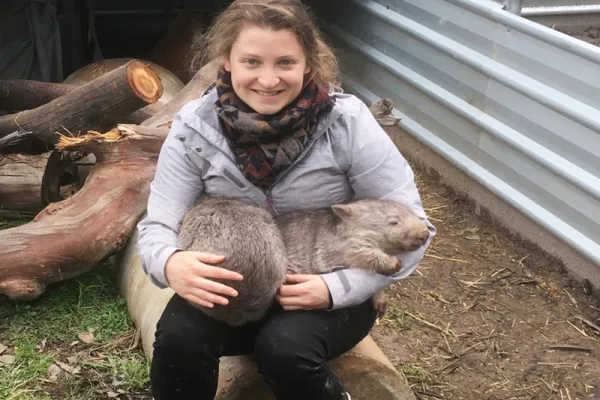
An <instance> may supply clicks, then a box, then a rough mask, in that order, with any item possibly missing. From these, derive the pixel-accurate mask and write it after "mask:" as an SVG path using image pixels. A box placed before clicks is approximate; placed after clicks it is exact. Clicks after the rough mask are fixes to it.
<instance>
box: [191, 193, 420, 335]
mask: <svg viewBox="0 0 600 400" xmlns="http://www.w3.org/2000/svg"><path fill="white" fill-rule="evenodd" d="M428 238H429V231H428V230H427V227H426V226H425V225H424V224H423V223H422V222H421V220H420V219H419V218H418V217H416V216H415V215H414V214H413V213H412V212H411V211H410V210H409V209H408V208H407V207H406V206H404V205H402V204H399V203H397V202H393V201H389V200H378V199H364V200H358V201H353V202H350V203H348V204H336V205H333V206H331V207H328V208H323V209H318V210H306V211H294V212H290V213H286V214H282V215H279V216H277V217H275V218H273V217H271V215H270V214H269V213H268V212H267V211H266V210H263V209H261V208H259V207H258V206H253V205H250V204H247V203H244V202H242V201H241V200H234V199H227V198H211V197H203V199H201V200H200V201H199V202H198V203H197V204H196V205H195V206H194V207H192V208H191V209H190V210H189V211H188V213H187V214H186V216H185V218H184V220H183V223H182V226H181V231H180V236H179V241H180V246H181V247H182V248H184V249H185V250H193V251H204V252H209V253H216V254H223V255H225V256H226V260H225V261H224V262H223V263H222V264H221V265H220V266H221V267H223V268H227V269H231V270H234V271H236V272H239V273H240V274H242V275H243V276H244V280H243V281H241V282H237V281H228V282H224V283H225V284H226V285H229V286H232V287H233V288H235V289H236V290H237V291H238V293H239V295H238V297H236V298H233V299H231V300H230V303H229V304H228V305H227V306H221V305H217V304H215V307H214V308H213V309H209V308H205V307H202V306H199V305H196V306H197V307H199V308H200V309H201V310H203V311H204V312H206V313H207V314H208V315H211V316H212V317H213V318H215V319H217V320H219V321H222V322H225V323H227V324H230V325H233V326H239V325H242V324H244V323H247V322H250V321H253V320H257V319H260V318H261V317H262V316H263V315H264V314H265V313H266V311H267V309H268V308H269V307H270V306H271V304H272V302H273V299H274V297H275V294H276V292H277V289H278V288H279V286H280V285H281V284H282V283H283V282H284V281H285V274H286V273H290V274H324V273H328V272H331V271H333V269H334V268H363V269H366V270H369V271H372V272H375V273H379V274H383V275H392V274H394V273H396V272H398V271H399V270H400V268H401V267H402V265H401V263H400V261H399V260H398V259H397V258H396V257H394V256H393V255H392V254H397V253H400V252H402V251H412V250H416V249H417V248H419V247H421V246H422V245H424V244H425V242H426V241H427V239H428ZM372 302H373V305H374V307H375V309H376V310H377V311H378V313H379V315H380V316H381V315H383V314H384V313H385V308H386V300H385V296H384V294H383V292H380V293H377V294H376V295H375V296H373V297H372Z"/></svg>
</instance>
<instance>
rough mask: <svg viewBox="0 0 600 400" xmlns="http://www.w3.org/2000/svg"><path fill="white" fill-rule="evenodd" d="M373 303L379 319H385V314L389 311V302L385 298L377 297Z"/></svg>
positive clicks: (372, 299)
mask: <svg viewBox="0 0 600 400" xmlns="http://www.w3.org/2000/svg"><path fill="white" fill-rule="evenodd" d="M371 302H372V303H373V308H374V309H375V311H377V319H381V318H383V316H384V315H385V312H386V310H387V301H386V300H385V298H383V299H378V298H376V297H373V298H371Z"/></svg>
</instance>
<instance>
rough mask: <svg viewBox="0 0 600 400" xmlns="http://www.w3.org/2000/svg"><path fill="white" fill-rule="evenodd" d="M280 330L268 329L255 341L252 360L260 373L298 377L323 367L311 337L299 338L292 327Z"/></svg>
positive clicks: (324, 360) (269, 327)
mask: <svg viewBox="0 0 600 400" xmlns="http://www.w3.org/2000/svg"><path fill="white" fill-rule="evenodd" d="M280 328H281V327H279V329H278V327H275V326H267V327H265V329H263V330H262V331H261V332H260V333H259V335H258V336H257V338H256V342H255V347H254V358H255V360H256V363H257V364H258V366H259V369H260V371H261V372H262V373H263V374H265V375H270V376H274V375H281V376H286V377H288V378H289V377H298V378H300V377H302V376H309V375H311V374H314V373H317V372H318V371H319V369H321V368H323V367H324V366H325V364H326V355H325V354H324V351H323V350H322V349H320V346H319V344H318V343H316V341H315V340H313V338H310V337H307V336H305V335H299V334H298V333H297V332H295V331H294V330H293V327H291V328H292V329H290V330H289V331H288V330H286V329H280ZM308 336H310V335H308Z"/></svg>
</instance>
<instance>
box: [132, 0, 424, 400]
mask: <svg viewBox="0 0 600 400" xmlns="http://www.w3.org/2000/svg"><path fill="white" fill-rule="evenodd" d="M203 40H204V45H203V47H202V48H200V49H199V53H198V54H199V56H198V57H199V58H201V56H200V55H202V56H204V57H206V58H205V61H210V60H218V61H219V65H218V66H219V72H218V74H217V76H216V77H215V78H216V80H215V83H214V85H211V87H209V88H208V89H207V90H206V91H205V93H204V94H203V95H202V97H201V98H199V99H196V100H193V101H191V102H190V103H188V104H186V105H185V106H184V107H183V108H182V109H181V110H180V111H179V113H178V114H177V116H176V117H175V119H174V120H173V124H172V127H171V130H170V133H169V135H168V137H167V138H166V140H165V142H164V145H163V148H162V150H161V153H160V156H159V160H158V165H157V168H156V174H155V177H154V180H153V182H152V185H151V192H150V197H149V201H148V215H147V216H146V217H145V218H144V219H143V220H142V221H140V223H139V225H138V228H139V240H138V248H139V252H140V260H141V264H142V267H143V268H144V271H145V272H146V273H147V274H148V275H149V276H150V278H151V279H152V281H153V282H154V283H155V284H156V285H157V286H159V287H167V286H168V287H171V288H172V289H173V290H174V291H175V294H174V295H173V297H172V298H171V299H170V301H169V303H168V304H167V306H166V308H165V310H164V311H163V314H162V316H161V318H160V320H159V321H158V324H157V329H156V339H155V341H154V351H153V358H152V367H151V384H152V392H153V395H154V398H155V399H156V400H163V399H169V400H179V399H196V400H198V399H200V400H211V399H213V398H214V396H215V393H216V390H217V383H218V378H219V360H220V358H221V357H223V356H233V355H242V354H251V353H252V354H254V358H255V361H256V363H257V365H258V368H259V371H260V373H261V374H262V376H263V377H264V378H265V381H266V382H268V383H269V385H270V387H271V388H272V390H273V392H274V394H275V397H276V398H277V399H278V400H300V399H302V400H304V399H319V400H349V399H350V395H349V394H348V393H346V389H345V388H344V385H343V384H342V382H341V381H340V379H339V378H338V376H336V374H335V373H334V372H333V371H332V370H331V369H330V367H329V366H328V361H329V360H332V359H334V358H336V357H338V356H340V355H342V354H344V353H346V352H347V351H348V350H350V349H351V348H353V347H354V346H356V345H357V343H359V342H360V341H361V340H362V339H363V338H365V337H366V336H367V335H368V333H369V331H370V329H371V328H372V327H373V324H374V322H375V319H376V316H377V312H376V310H375V309H374V307H373V304H372V303H371V302H370V301H369V299H370V298H371V297H373V295H375V294H376V293H378V292H380V291H381V290H382V289H384V288H386V287H387V286H389V285H390V284H392V283H394V282H396V281H398V280H400V279H402V278H404V277H406V276H408V275H409V274H411V273H412V271H414V269H415V267H416V266H417V264H418V263H419V261H420V260H421V259H422V257H423V254H424V253H425V250H426V249H427V247H428V246H429V243H430V242H431V240H432V238H433V236H434V234H435V228H434V227H433V226H432V225H431V224H430V223H429V222H428V221H427V218H426V215H425V212H424V210H423V206H422V204H421V200H420V196H419V193H418V191H417V188H416V185H415V182H414V175H413V173H412V171H411V169H410V167H409V165H408V163H407V162H406V160H405V159H404V158H403V157H402V155H401V154H400V153H399V152H398V150H397V148H396V146H395V145H394V143H393V142H392V141H391V139H390V138H389V137H388V135H387V134H386V133H385V131H383V129H382V128H381V126H380V125H379V124H378V122H377V121H376V119H375V118H374V116H373V114H372V113H371V111H370V110H369V109H368V107H367V106H366V105H365V104H364V103H363V102H362V101H360V100H359V99H358V98H356V97H355V96H352V95H348V94H344V93H342V92H341V90H340V89H339V88H338V87H337V86H336V85H337V82H336V76H337V63H336V59H335V57H334V55H333V53H332V52H331V50H330V49H329V48H328V47H327V46H326V44H325V43H324V42H323V40H322V39H321V36H320V33H319V31H318V30H317V29H316V26H315V24H314V22H313V20H312V18H311V16H310V15H309V13H308V12H307V10H306V9H305V6H304V5H303V3H302V2H301V1H300V0H236V1H233V2H232V3H231V5H230V6H229V7H228V8H227V9H225V11H224V12H223V13H222V14H220V15H219V16H218V17H217V18H216V19H215V23H214V25H213V26H212V28H211V29H210V30H209V31H208V33H207V35H206V36H205V37H204V38H203ZM202 195H212V196H223V197H229V198H237V199H240V200H243V201H246V202H249V203H253V204H256V205H258V206H260V207H264V208H265V209H267V210H269V211H270V212H271V213H272V214H282V213H287V212H291V211H296V210H301V209H317V208H326V207H331V206H332V205H334V204H339V203H345V202H348V201H350V200H353V199H361V198H381V199H387V200H391V201H397V202H401V203H403V204H405V205H406V206H408V207H409V209H410V210H411V212H412V213H413V214H415V215H417V216H418V217H419V219H420V220H421V221H422V222H423V223H424V224H425V226H426V227H427V229H428V230H429V232H430V235H429V239H428V240H427V242H426V243H425V244H424V245H423V246H421V247H420V248H418V249H414V250H411V251H406V252H403V253H400V254H398V255H396V254H390V256H392V257H393V256H395V257H397V258H398V261H399V263H398V264H400V265H402V268H401V270H400V272H398V273H397V274H394V275H391V276H384V275H379V274H371V273H369V272H367V271H365V270H364V269H360V268H350V267H351V266H346V265H341V266H332V267H334V268H332V270H336V271H335V272H330V273H324V274H320V275H304V274H290V275H288V276H287V280H286V282H285V283H284V284H283V285H281V286H280V287H279V290H278V293H277V295H276V296H275V299H273V300H275V301H274V302H273V306H272V308H271V309H270V310H269V311H268V312H267V314H266V316H265V317H264V318H262V319H261V320H258V321H255V322H250V323H247V324H244V325H241V326H237V327H233V326H229V325H225V324H223V323H220V322H218V321H216V320H215V319H214V318H211V317H209V316H207V315H205V314H204V313H202V312H201V311H200V310H198V309H197V308H195V307H194V306H192V305H190V302H192V303H197V304H199V305H202V306H204V307H209V308H212V307H227V306H228V305H229V298H232V297H237V296H243V295H244V293H237V292H236V291H235V290H234V289H233V288H232V287H231V286H230V285H233V284H231V283H229V285H228V282H232V281H236V280H237V281H239V280H242V279H244V277H243V276H241V275H240V274H239V273H237V272H233V271H231V270H228V269H226V268H224V267H223V266H221V264H222V263H223V261H224V260H225V259H227V257H228V255H227V254H209V253H207V252H206V250H205V252H202V251H187V250H186V249H183V248H180V247H179V246H180V244H179V242H178V235H179V229H180V224H181V222H182V220H183V218H184V216H185V215H186V214H187V212H188V211H189V210H190V209H191V208H192V207H193V206H194V204H195V203H196V201H197V199H198V198H199V197H200V196H202ZM224 223H227V222H226V221H225V222H224ZM198 234H206V232H199V233H198ZM235 240H241V241H245V243H247V241H248V240H250V238H249V237H247V236H246V237H242V238H239V239H235ZM300 240H302V239H300ZM232 247H233V246H232ZM207 250H208V249H207ZM227 251H229V252H233V251H234V250H233V249H232V248H229V249H228V250H227ZM233 258H234V256H233V255H231V257H230V259H233ZM281 268H286V266H285V265H282V266H281ZM267 273H268V272H265V274H267ZM248 280H249V279H248ZM252 289H253V290H255V291H256V290H259V288H254V287H253V288H252ZM254 294H256V293H254ZM265 296H269V294H265ZM242 298H243V297H240V300H241V299H242Z"/></svg>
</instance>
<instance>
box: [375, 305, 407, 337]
mask: <svg viewBox="0 0 600 400" xmlns="http://www.w3.org/2000/svg"><path fill="white" fill-rule="evenodd" d="M381 322H382V324H383V325H385V326H387V327H389V328H392V329H394V330H399V331H406V330H408V329H410V326H411V325H410V323H411V318H410V316H409V315H408V314H407V313H406V311H405V310H404V309H402V308H400V307H398V306H397V305H394V304H389V305H388V308H387V310H386V312H385V315H384V316H383V318H382V319H381Z"/></svg>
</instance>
